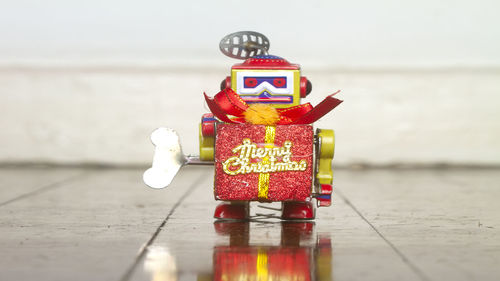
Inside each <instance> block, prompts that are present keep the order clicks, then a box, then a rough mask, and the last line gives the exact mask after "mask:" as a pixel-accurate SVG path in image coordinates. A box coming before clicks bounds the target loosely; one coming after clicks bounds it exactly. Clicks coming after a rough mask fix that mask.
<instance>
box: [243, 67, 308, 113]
mask: <svg viewBox="0 0 500 281" xmlns="http://www.w3.org/2000/svg"><path fill="white" fill-rule="evenodd" d="M298 75H299V73H298V71H296V70H238V71H235V72H233V83H234V82H236V83H234V84H233V85H234V86H233V87H234V88H233V89H234V90H235V91H236V93H238V94H239V95H240V96H241V98H242V99H243V100H244V101H245V102H247V103H268V104H276V105H277V106H278V107H286V106H290V105H294V104H298V103H299V100H298V98H299V97H297V95H296V93H295V92H297V90H296V89H297V88H298V87H297V85H296V80H297V79H295V78H296V76H297V77H298ZM234 80H236V81H234ZM280 105H281V106H280Z"/></svg>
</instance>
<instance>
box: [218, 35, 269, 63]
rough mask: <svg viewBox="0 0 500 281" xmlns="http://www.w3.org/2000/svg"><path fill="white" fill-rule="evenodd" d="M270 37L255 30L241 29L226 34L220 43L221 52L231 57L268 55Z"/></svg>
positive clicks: (243, 57)
mask: <svg viewBox="0 0 500 281" xmlns="http://www.w3.org/2000/svg"><path fill="white" fill-rule="evenodd" d="M269 46H270V44H269V39H267V37H266V36H264V35H263V34H261V33H258V32H255V31H239V32H235V33H231V34H229V35H226V36H225V37H224V38H222V40H221V41H220V43H219V48H220V50H221V52H222V53H223V54H224V55H226V56H228V57H231V58H235V59H248V58H250V57H253V56H256V55H267V51H268V50H269Z"/></svg>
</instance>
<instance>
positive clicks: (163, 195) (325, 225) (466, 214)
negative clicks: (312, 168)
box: [0, 167, 500, 281]
mask: <svg viewBox="0 0 500 281" xmlns="http://www.w3.org/2000/svg"><path fill="white" fill-rule="evenodd" d="M141 174H142V171H140V170H89V169H61V168H58V169H55V168H52V169H41V168H37V169H35V168H33V169H27V168H23V169H21V168H4V169H1V170H0V253H1V254H0V280H2V281H3V280H157V281H158V280H454V281H458V280H499V279H500V204H499V203H498V201H499V200H500V184H499V182H500V171H499V170H466V169H450V170H357V171H356V170H337V172H336V175H335V194H334V200H335V202H334V205H333V206H332V207H330V208H320V209H318V210H317V219H316V221H315V222H313V223H281V222H279V221H278V220H276V219H273V218H266V217H263V216H260V217H255V219H254V220H252V222H250V223H214V220H213V219H212V212H213V209H214V207H215V205H216V204H217V202H215V201H214V200H213V196H212V194H211V193H212V182H213V172H212V170H211V168H209V167H188V168H184V169H183V170H182V171H181V173H180V174H179V175H178V176H177V178H176V179H175V180H174V182H173V183H172V185H171V186H170V187H168V188H167V189H164V190H153V189H149V188H147V187H146V186H144V185H143V184H142V182H141ZM258 205H259V204H254V205H252V212H253V214H254V215H255V214H256V213H259V214H261V213H263V214H272V213H273V212H274V211H272V210H269V209H264V208H260V207H259V206H258ZM272 207H279V205H272ZM278 276H279V277H281V279H279V278H278Z"/></svg>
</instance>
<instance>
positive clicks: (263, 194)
mask: <svg viewBox="0 0 500 281" xmlns="http://www.w3.org/2000/svg"><path fill="white" fill-rule="evenodd" d="M275 136H276V127H275V126H266V136H265V140H264V142H265V144H264V146H265V147H266V148H273V147H274V137H275ZM269 163H270V161H269V157H268V156H266V157H264V158H263V159H262V164H263V165H265V164H269ZM268 193H269V173H259V193H258V198H259V199H260V200H267V199H269V197H268Z"/></svg>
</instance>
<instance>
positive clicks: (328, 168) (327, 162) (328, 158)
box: [316, 129, 335, 184]
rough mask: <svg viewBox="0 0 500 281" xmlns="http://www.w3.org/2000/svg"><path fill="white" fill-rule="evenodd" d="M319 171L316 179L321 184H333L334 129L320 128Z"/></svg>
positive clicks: (318, 132)
mask: <svg viewBox="0 0 500 281" xmlns="http://www.w3.org/2000/svg"><path fill="white" fill-rule="evenodd" d="M317 135H318V142H319V146H318V147H319V151H318V152H317V153H318V154H317V155H318V159H317V161H318V171H317V173H316V180H317V181H318V183H319V184H332V181H333V171H332V160H333V154H334V151H335V132H334V131H333V130H322V129H318V131H317Z"/></svg>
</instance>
